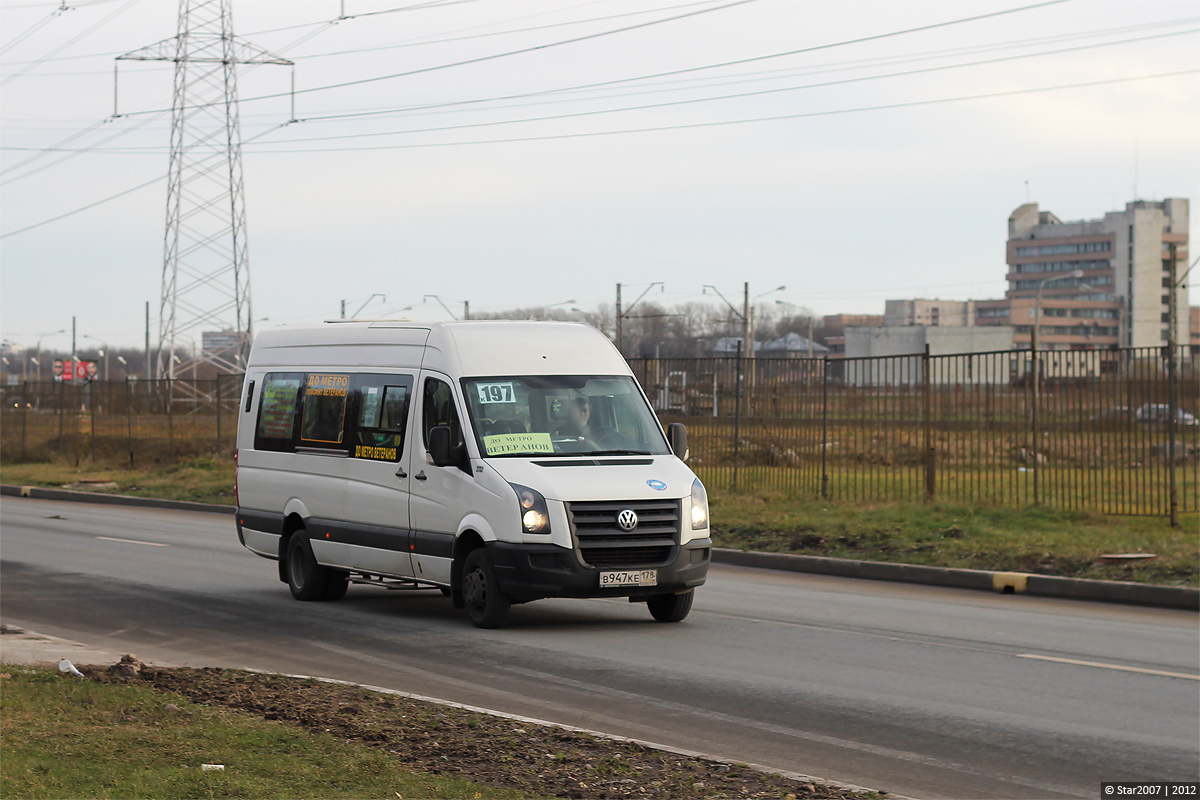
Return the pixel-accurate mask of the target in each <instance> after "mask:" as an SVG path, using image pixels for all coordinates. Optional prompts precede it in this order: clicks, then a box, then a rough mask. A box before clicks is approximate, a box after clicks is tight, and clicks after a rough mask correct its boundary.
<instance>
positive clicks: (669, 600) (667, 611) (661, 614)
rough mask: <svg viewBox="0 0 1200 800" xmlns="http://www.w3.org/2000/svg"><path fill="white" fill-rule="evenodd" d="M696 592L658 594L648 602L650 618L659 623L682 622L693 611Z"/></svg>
mask: <svg viewBox="0 0 1200 800" xmlns="http://www.w3.org/2000/svg"><path fill="white" fill-rule="evenodd" d="M694 596H695V592H694V591H691V590H689V591H686V592H684V593H683V594H656V595H654V596H653V597H651V598H649V599H648V600H647V601H646V607H647V608H649V609H650V616H652V617H654V618H655V619H656V620H658V621H659V622H680V621H681V620H683V618H684V617H686V616H687V615H688V612H689V611H691V610H692V598H693V597H694Z"/></svg>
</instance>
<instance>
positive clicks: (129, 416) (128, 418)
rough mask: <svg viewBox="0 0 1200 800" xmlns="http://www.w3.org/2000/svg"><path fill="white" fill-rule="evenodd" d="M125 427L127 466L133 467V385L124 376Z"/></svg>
mask: <svg viewBox="0 0 1200 800" xmlns="http://www.w3.org/2000/svg"><path fill="white" fill-rule="evenodd" d="M125 429H126V431H127V433H128V434H129V468H130V469H133V387H132V386H131V384H130V382H129V378H128V377H126V378H125Z"/></svg>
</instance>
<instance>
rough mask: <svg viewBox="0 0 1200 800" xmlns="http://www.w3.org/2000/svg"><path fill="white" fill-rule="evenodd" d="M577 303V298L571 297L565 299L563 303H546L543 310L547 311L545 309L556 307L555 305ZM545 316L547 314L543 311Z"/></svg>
mask: <svg viewBox="0 0 1200 800" xmlns="http://www.w3.org/2000/svg"><path fill="white" fill-rule="evenodd" d="M575 303H576V300H575V299H574V298H571V299H570V300H563V301H562V302H561V303H550V304H548V305H544V306H542V307H541V310H542V311H543V312H545V310H546V309H548V308H554V307H555V306H573V305H575ZM544 316H545V314H544V313H543V317H544Z"/></svg>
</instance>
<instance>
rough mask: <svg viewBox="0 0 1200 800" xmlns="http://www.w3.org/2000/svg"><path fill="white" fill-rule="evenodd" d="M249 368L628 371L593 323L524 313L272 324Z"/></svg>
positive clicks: (555, 372) (484, 372)
mask: <svg viewBox="0 0 1200 800" xmlns="http://www.w3.org/2000/svg"><path fill="white" fill-rule="evenodd" d="M249 367H250V369H261V368H277V367H291V368H297V369H312V368H320V369H338V368H351V367H354V368H407V369H417V368H421V367H424V368H426V369H435V370H438V371H440V372H444V373H446V374H448V375H451V376H453V377H469V376H472V375H479V376H486V375H497V376H502V375H626V374H629V367H628V365H627V364H626V363H625V359H624V358H622V357H621V355H620V353H618V352H617V349H616V348H615V347H614V346H613V344H612V342H610V341H609V340H608V337H606V336H605V335H604V334H602V333H601V332H600V331H598V330H596V329H595V328H592V327H590V326H588V325H583V324H581V323H577V322H537V321H524V320H463V321H458V322H433V323H416V322H405V321H396V320H373V321H368V320H363V321H360V320H355V321H343V320H335V321H331V322H326V323H323V324H318V325H288V326H282V327H277V328H270V329H267V330H264V331H262V332H260V333H259V334H258V335H257V336H255V338H254V344H253V346H252V348H251V350H250V359H249Z"/></svg>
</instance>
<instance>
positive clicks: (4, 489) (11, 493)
mask: <svg viewBox="0 0 1200 800" xmlns="http://www.w3.org/2000/svg"><path fill="white" fill-rule="evenodd" d="M0 496H8V497H30V498H33V499H34V500H67V501H71V502H75V503H97V504H100V505H110V506H141V507H143V508H167V509H172V510H175V511H208V512H212V513H216V514H229V515H230V516H232V515H233V512H234V507H233V506H220V505H215V504H213V503H195V502H192V501H190V500H159V499H158V498H154V497H130V496H129V495H126V494H101V493H100V492H77V491H73V490H71V489H43V488H42V487H40V486H11V485H7V484H5V485H3V486H0Z"/></svg>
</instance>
